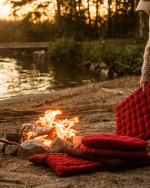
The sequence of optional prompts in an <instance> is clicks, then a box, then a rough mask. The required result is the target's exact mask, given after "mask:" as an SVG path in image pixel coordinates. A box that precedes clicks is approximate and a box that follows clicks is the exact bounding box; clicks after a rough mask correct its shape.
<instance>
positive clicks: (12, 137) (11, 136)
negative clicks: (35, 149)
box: [4, 132, 22, 143]
mask: <svg viewBox="0 0 150 188" xmlns="http://www.w3.org/2000/svg"><path fill="white" fill-rule="evenodd" d="M21 137H22V136H21V134H19V133H13V132H10V133H5V134H4V138H5V139H6V140H8V141H11V142H17V143H19V142H20V139H21Z"/></svg>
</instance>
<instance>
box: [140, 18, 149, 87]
mask: <svg viewBox="0 0 150 188" xmlns="http://www.w3.org/2000/svg"><path fill="white" fill-rule="evenodd" d="M149 80H150V17H149V40H148V42H147V45H146V47H145V52H144V62H143V66H142V74H141V80H140V83H142V82H148V81H149Z"/></svg>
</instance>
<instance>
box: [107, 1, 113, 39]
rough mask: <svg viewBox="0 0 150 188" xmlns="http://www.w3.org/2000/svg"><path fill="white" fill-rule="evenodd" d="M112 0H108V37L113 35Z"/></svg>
mask: <svg viewBox="0 0 150 188" xmlns="http://www.w3.org/2000/svg"><path fill="white" fill-rule="evenodd" d="M111 1H112V0H108V14H107V21H106V37H110V36H111V25H110V24H111V8H110V6H111Z"/></svg>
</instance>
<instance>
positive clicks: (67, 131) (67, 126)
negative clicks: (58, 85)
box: [26, 110, 79, 146]
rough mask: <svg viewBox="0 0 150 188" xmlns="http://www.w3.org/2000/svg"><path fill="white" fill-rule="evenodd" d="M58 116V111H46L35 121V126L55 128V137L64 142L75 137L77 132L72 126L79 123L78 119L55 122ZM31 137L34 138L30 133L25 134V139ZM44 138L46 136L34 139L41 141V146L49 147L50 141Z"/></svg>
mask: <svg viewBox="0 0 150 188" xmlns="http://www.w3.org/2000/svg"><path fill="white" fill-rule="evenodd" d="M58 114H61V111H60V110H56V111H52V110H48V111H46V112H45V116H44V117H40V118H39V120H38V121H36V122H35V123H36V124H37V125H39V124H40V125H41V126H42V127H50V128H53V127H55V134H56V136H58V137H60V138H62V139H65V140H66V139H68V138H70V137H72V136H75V134H76V133H77V132H76V131H75V130H74V129H73V126H74V124H75V123H77V122H79V119H78V117H75V118H73V119H70V120H68V119H64V120H55V118H56V116H57V115H58ZM31 136H34V133H33V132H31V131H30V132H28V133H26V138H27V139H30V138H31ZM46 137H48V135H44V136H38V137H36V138H34V139H37V140H41V141H42V142H43V144H45V145H46V146H50V143H51V142H52V140H49V139H46Z"/></svg>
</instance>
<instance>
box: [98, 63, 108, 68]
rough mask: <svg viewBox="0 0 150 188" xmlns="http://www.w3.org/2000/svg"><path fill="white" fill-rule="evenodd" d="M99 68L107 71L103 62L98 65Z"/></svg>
mask: <svg viewBox="0 0 150 188" xmlns="http://www.w3.org/2000/svg"><path fill="white" fill-rule="evenodd" d="M99 67H100V68H101V69H107V65H106V63H104V62H102V63H100V64H99Z"/></svg>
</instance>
